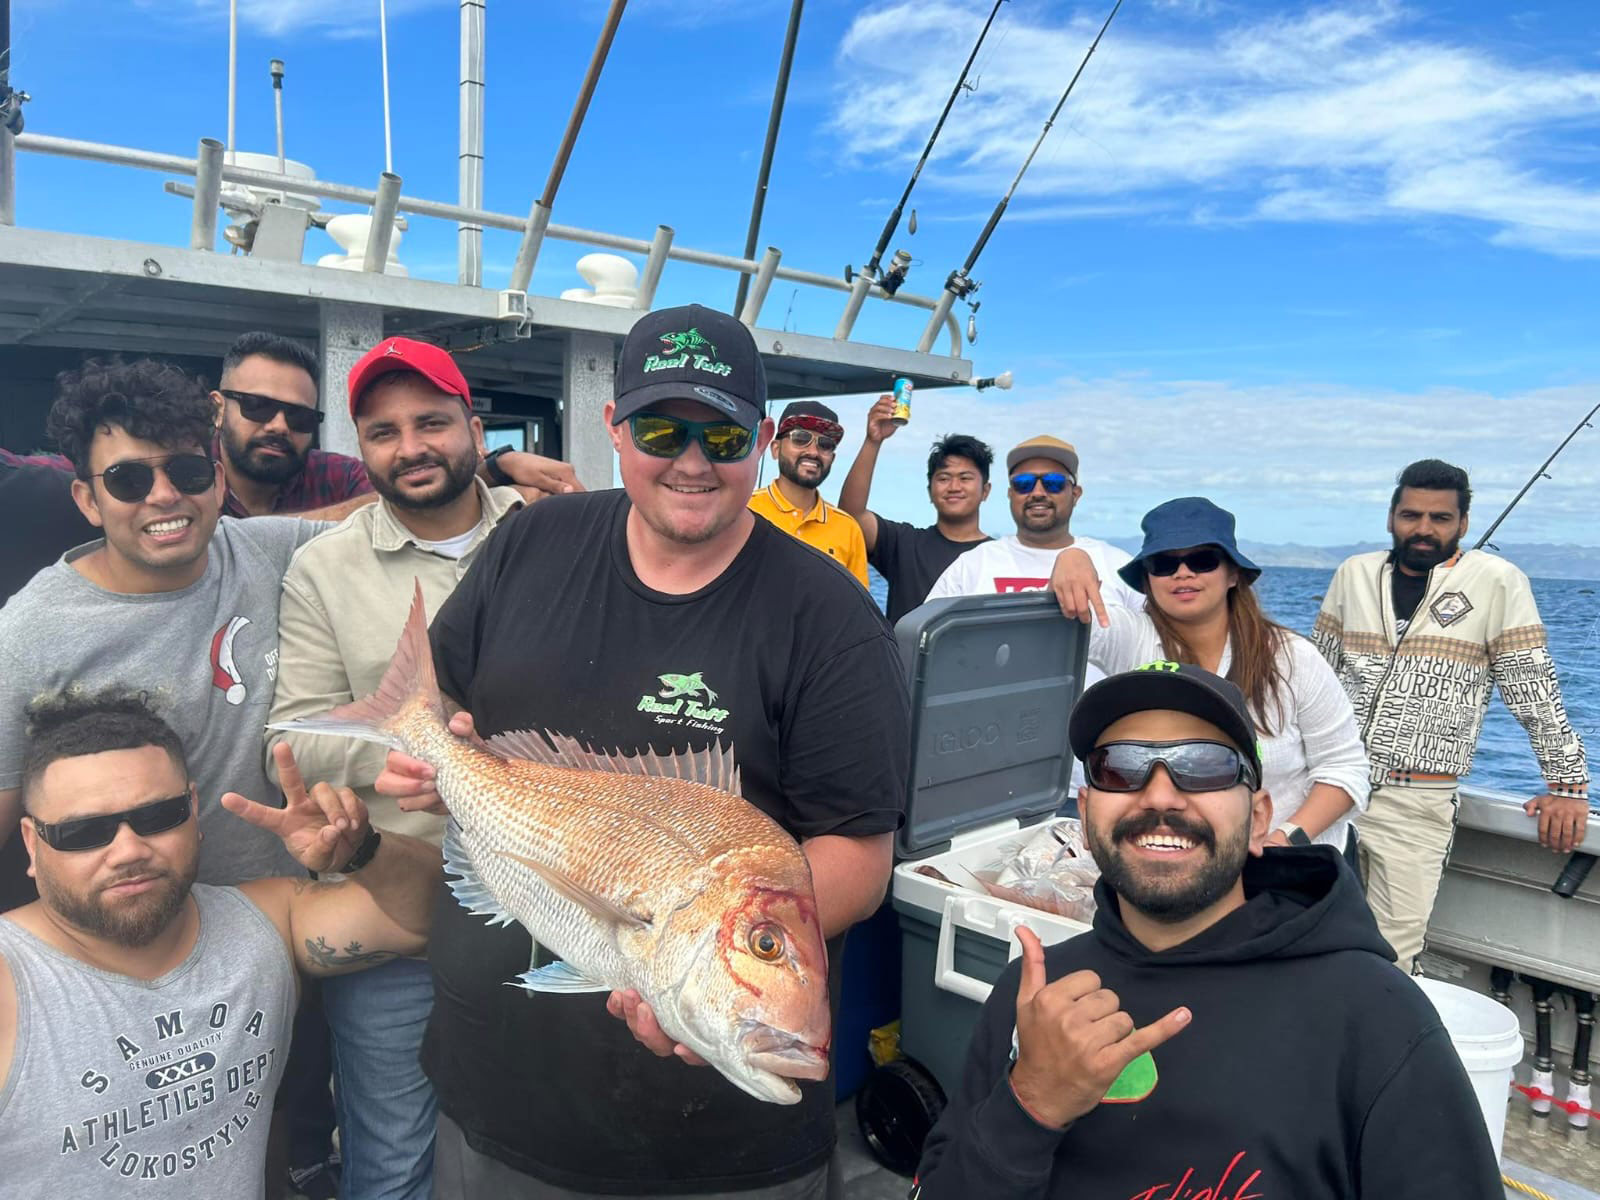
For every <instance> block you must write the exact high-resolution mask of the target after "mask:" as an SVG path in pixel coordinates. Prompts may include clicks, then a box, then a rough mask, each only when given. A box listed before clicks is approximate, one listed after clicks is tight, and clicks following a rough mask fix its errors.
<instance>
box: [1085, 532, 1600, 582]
mask: <svg viewBox="0 0 1600 1200" xmlns="http://www.w3.org/2000/svg"><path fill="white" fill-rule="evenodd" d="M1106 541H1108V542H1110V543H1111V544H1112V545H1113V546H1120V547H1122V549H1124V550H1126V551H1127V552H1128V553H1129V554H1133V553H1136V552H1137V551H1138V549H1139V545H1140V539H1139V538H1136V537H1133V538H1129V537H1114V538H1107V539H1106ZM1498 545H1499V547H1500V549H1499V553H1500V555H1501V557H1502V558H1506V559H1509V560H1510V561H1512V562H1514V563H1516V564H1517V566H1518V567H1520V568H1521V569H1522V570H1523V572H1525V573H1526V574H1528V575H1531V576H1533V577H1535V578H1537V579H1600V547H1596V546H1574V545H1571V544H1562V545H1552V544H1550V543H1548V542H1500V543H1498ZM1388 548H1389V543H1387V542H1357V543H1354V544H1352V545H1348V546H1302V545H1299V544H1298V543H1295V542H1279V543H1271V542H1240V543H1239V549H1240V550H1242V551H1243V552H1244V553H1245V554H1247V555H1249V556H1250V557H1251V558H1252V559H1254V560H1255V561H1256V562H1258V563H1260V564H1261V565H1262V566H1263V567H1316V568H1320V569H1322V570H1326V571H1331V570H1333V568H1335V567H1337V566H1338V565H1339V564H1340V563H1342V562H1343V561H1344V560H1345V559H1347V558H1349V557H1350V556H1351V555H1352V554H1361V553H1364V552H1365V551H1368V550H1387V549H1388Z"/></svg>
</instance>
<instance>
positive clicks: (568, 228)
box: [15, 133, 961, 358]
mask: <svg viewBox="0 0 1600 1200" xmlns="http://www.w3.org/2000/svg"><path fill="white" fill-rule="evenodd" d="M15 141H16V148H17V149H18V150H26V151H29V152H30V153H33V154H49V155H54V156H57V157H61V158H72V159H79V160H82V161H87V162H103V163H112V164H115V165H119V166H129V167H139V168H142V169H144V170H150V171H160V172H163V173H165V174H169V175H189V176H193V175H196V174H197V173H198V170H199V163H198V162H197V160H196V159H194V158H185V157H184V156H182V155H178V154H160V153H157V152H155V151H151V150H137V149H134V148H132V147H128V146H112V145H108V144H105V143H102V142H86V141H80V140H78V139H76V138H63V137H53V136H50V135H48V134H40V133H24V134H19V135H18V136H17V138H16V139H15ZM222 179H223V181H224V182H227V183H241V184H248V185H250V186H253V187H258V188H266V189H271V190H273V191H277V192H287V193H289V194H291V195H297V196H315V197H317V198H319V199H323V200H338V201H341V202H343V203H346V204H355V205H358V206H360V207H363V208H372V207H373V206H374V205H375V204H376V203H377V200H378V193H377V191H376V190H374V189H371V188H360V187H351V186H350V185H348V184H342V183H325V182H323V181H321V180H311V179H297V178H294V177H293V176H289V175H280V174H278V173H277V172H274V171H257V170H253V169H251V168H249V167H240V166H235V165H233V164H231V163H227V162H224V163H223V166H222ZM396 207H397V209H398V211H400V212H405V213H413V214H415V215H416V216H419V217H438V218H440V219H442V220H446V221H452V222H466V223H469V224H473V225H481V226H484V227H486V228H490V229H504V230H508V231H510V232H513V233H522V232H523V231H524V230H526V228H527V224H528V219H527V218H526V217H519V216H515V215H513V214H510V213H497V212H489V211H488V210H486V209H479V208H465V207H463V206H461V205H459V204H445V203H441V202H440V201H437V200H424V199H421V198H420V197H414V196H406V195H404V194H402V195H401V196H400V197H399V200H398V203H397V206H396ZM545 232H546V236H548V237H553V238H557V239H559V240H561V241H567V242H579V243H582V244H584V245H589V246H599V247H601V248H603V249H607V250H621V251H625V252H627V253H631V254H639V255H644V256H646V258H648V257H649V255H650V252H651V249H652V243H651V242H649V241H646V240H645V239H643V238H633V237H625V236H623V235H621V234H615V233H602V232H600V231H599V230H594V229H580V228H578V227H577V226H573V225H557V224H554V223H552V224H551V225H550V227H549V228H548V229H547V230H546V231H545ZM666 256H667V257H668V258H672V259H676V260H678V261H679V262H685V263H692V264H694V265H696V266H703V267H716V268H719V269H722V270H729V271H736V272H738V273H739V274H741V275H749V276H753V275H756V274H757V273H758V272H760V271H761V270H762V264H761V262H759V261H756V260H754V259H748V258H738V257H735V256H733V255H730V254H717V253H714V252H712V251H708V250H694V249H690V248H689V247H686V246H677V245H672V246H669V247H668V248H667V250H666ZM771 274H772V275H773V276H774V277H776V278H778V279H786V280H788V281H790V282H791V283H803V284H808V285H810V286H812V287H820V288H827V289H829V290H831V291H836V292H848V291H849V290H850V284H848V283H846V282H845V281H844V280H843V279H839V278H835V277H834V276H832V275H822V274H819V273H817V272H815V271H801V270H797V269H795V268H794V267H784V266H779V267H777V268H776V270H772V271H771ZM872 294H873V295H874V296H875V297H877V298H878V299H880V300H884V301H887V302H889V303H891V304H905V305H909V306H910V307H912V308H921V309H927V310H930V311H932V310H934V309H936V308H937V307H938V305H939V300H938V298H936V297H933V296H918V295H914V294H912V293H909V292H906V291H904V290H902V291H898V292H896V293H895V294H894V295H892V296H891V295H889V294H888V293H886V292H883V291H882V290H881V289H878V288H877V287H876V285H874V289H873V292H872ZM946 315H947V317H948V322H947V324H948V329H949V333H950V357H951V358H960V357H961V330H960V326H959V325H958V324H957V322H956V319H955V317H954V316H953V315H950V314H948V313H947V314H946Z"/></svg>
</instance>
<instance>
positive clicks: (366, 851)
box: [339, 825, 383, 875]
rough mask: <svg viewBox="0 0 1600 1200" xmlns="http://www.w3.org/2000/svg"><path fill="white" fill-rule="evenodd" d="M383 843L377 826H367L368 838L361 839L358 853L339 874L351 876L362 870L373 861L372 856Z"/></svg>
mask: <svg viewBox="0 0 1600 1200" xmlns="http://www.w3.org/2000/svg"><path fill="white" fill-rule="evenodd" d="M381 841H383V835H382V834H381V833H379V832H378V827H377V826H376V825H368V826H367V836H366V837H364V838H362V839H361V845H359V846H357V847H356V852H355V853H354V854H352V855H351V856H350V861H349V862H347V863H345V865H344V866H342V867H340V868H339V874H341V875H349V874H351V873H353V872H355V871H359V870H361V868H362V867H364V866H366V865H367V864H368V863H369V862H371V861H372V856H373V855H375V854H377V852H378V843H379V842H381Z"/></svg>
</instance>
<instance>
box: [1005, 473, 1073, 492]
mask: <svg viewBox="0 0 1600 1200" xmlns="http://www.w3.org/2000/svg"><path fill="white" fill-rule="evenodd" d="M1071 482H1072V476H1070V475H1064V474H1062V473H1061V472H1060V471H1046V472H1045V473H1044V474H1043V475H1038V474H1035V473H1034V472H1032V471H1023V472H1022V473H1021V474H1018V475H1013V476H1012V477H1011V490H1012V491H1013V492H1015V493H1016V494H1017V495H1019V496H1026V495H1027V494H1028V493H1029V492H1031V491H1033V486H1034V484H1036V483H1042V484H1044V490H1045V491H1047V492H1049V493H1050V494H1051V495H1052V496H1055V495H1058V494H1060V493H1061V492H1063V491H1065V490H1066V487H1067V484H1069V483H1071Z"/></svg>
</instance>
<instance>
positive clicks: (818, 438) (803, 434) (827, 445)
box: [783, 429, 839, 454]
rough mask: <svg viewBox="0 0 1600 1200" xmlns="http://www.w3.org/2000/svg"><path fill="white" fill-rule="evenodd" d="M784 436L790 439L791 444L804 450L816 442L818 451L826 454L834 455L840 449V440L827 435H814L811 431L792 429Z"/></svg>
mask: <svg viewBox="0 0 1600 1200" xmlns="http://www.w3.org/2000/svg"><path fill="white" fill-rule="evenodd" d="M783 436H784V437H786V438H788V439H789V441H790V443H791V444H793V445H796V446H800V447H802V448H803V447H806V446H809V445H811V443H812V442H816V444H817V449H818V450H821V451H822V452H823V453H824V454H832V453H833V452H834V451H835V450H837V449H838V448H839V439H838V438H833V437H829V436H828V435H827V434H825V433H812V432H811V430H809V429H791V430H789V432H788V433H786V434H784V435H783Z"/></svg>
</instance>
